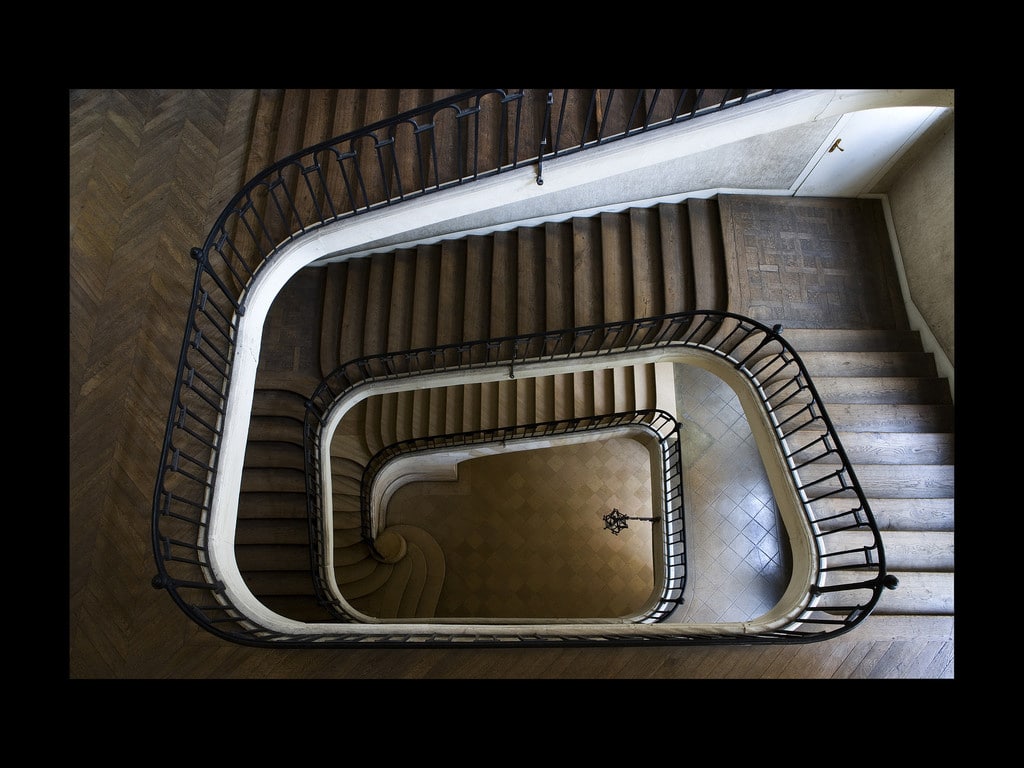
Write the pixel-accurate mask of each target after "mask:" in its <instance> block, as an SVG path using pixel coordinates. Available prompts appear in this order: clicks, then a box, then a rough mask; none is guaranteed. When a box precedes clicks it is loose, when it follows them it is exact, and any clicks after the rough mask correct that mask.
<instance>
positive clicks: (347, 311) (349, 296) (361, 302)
mask: <svg viewBox="0 0 1024 768" xmlns="http://www.w3.org/2000/svg"><path fill="white" fill-rule="evenodd" d="M345 266H346V267H347V274H346V275H345V303H344V306H343V308H342V316H341V333H340V334H339V335H338V339H339V347H338V360H339V361H340V362H341V363H347V362H348V361H350V360H355V359H357V358H360V357H362V356H363V355H364V350H363V333H364V330H365V325H366V308H365V302H366V297H367V295H368V294H369V290H370V287H369V281H370V260H369V259H350V260H348V261H346V262H345Z"/></svg>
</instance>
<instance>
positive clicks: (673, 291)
mask: <svg viewBox="0 0 1024 768" xmlns="http://www.w3.org/2000/svg"><path fill="white" fill-rule="evenodd" d="M657 211H658V230H659V233H660V242H661V263H662V269H663V270H664V283H665V313H666V314H673V313H675V312H689V311H691V310H694V309H697V305H696V296H695V294H694V275H693V257H692V244H691V242H692V240H691V235H690V217H689V212H688V211H687V210H686V206H685V204H676V205H672V204H661V205H659V206H658V208H657Z"/></svg>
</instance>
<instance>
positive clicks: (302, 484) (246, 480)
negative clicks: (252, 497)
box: [241, 467, 306, 493]
mask: <svg viewBox="0 0 1024 768" xmlns="http://www.w3.org/2000/svg"><path fill="white" fill-rule="evenodd" d="M241 490H242V492H243V493H251V492H267V491H276V492H279V493H305V491H306V471H305V468H303V469H288V468H273V467H259V468H250V469H246V470H245V472H243V473H242V487H241Z"/></svg>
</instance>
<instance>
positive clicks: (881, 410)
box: [775, 403, 953, 439]
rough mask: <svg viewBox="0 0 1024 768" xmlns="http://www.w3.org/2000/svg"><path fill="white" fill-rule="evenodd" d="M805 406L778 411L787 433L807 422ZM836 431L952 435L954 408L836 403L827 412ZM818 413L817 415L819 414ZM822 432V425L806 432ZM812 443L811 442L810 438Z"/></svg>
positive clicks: (813, 426) (789, 407) (787, 407)
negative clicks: (803, 411)
mask: <svg viewBox="0 0 1024 768" xmlns="http://www.w3.org/2000/svg"><path fill="white" fill-rule="evenodd" d="M802 410H803V406H793V405H788V404H787V405H785V406H782V407H780V408H777V409H776V411H775V414H776V417H777V418H778V420H779V422H780V424H784V427H785V428H786V429H790V428H796V426H797V425H799V424H802V423H803V421H804V418H805V416H804V414H803V413H802ZM825 410H826V412H827V414H828V417H829V418H830V419H831V421H832V424H833V426H834V427H835V429H836V431H837V432H839V433H840V434H842V433H845V432H952V431H953V408H952V406H949V405H929V404H924V405H921V404H916V403H892V404H889V403H832V404H829V405H828V406H827V407H826V408H825ZM816 412H817V411H816ZM821 430H822V427H821V424H820V422H818V423H816V424H814V425H812V426H811V427H809V428H808V429H807V430H806V431H807V433H808V435H810V434H812V433H817V432H820V431H821ZM807 439H810V438H807Z"/></svg>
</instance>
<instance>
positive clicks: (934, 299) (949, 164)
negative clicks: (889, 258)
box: [887, 115, 955, 364]
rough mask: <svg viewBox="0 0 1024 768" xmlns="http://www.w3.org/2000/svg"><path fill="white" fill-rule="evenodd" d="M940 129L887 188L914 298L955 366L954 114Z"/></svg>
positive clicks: (938, 128) (908, 282)
mask: <svg viewBox="0 0 1024 768" xmlns="http://www.w3.org/2000/svg"><path fill="white" fill-rule="evenodd" d="M936 133H937V134H938V135H937V136H936V138H935V139H934V141H928V142H926V147H927V148H926V149H924V150H922V151H921V152H920V153H917V154H915V156H914V157H913V158H911V159H910V163H909V164H908V165H906V166H905V167H904V168H902V169H901V170H902V173H900V175H899V176H898V177H897V178H896V179H895V181H893V183H892V186H891V187H890V188H889V189H888V190H887V192H888V195H889V204H890V207H891V210H892V219H893V226H894V227H895V230H896V237H897V240H898V242H899V249H900V253H901V255H902V257H903V266H904V270H905V272H906V276H907V284H908V286H909V288H910V298H911V300H912V301H913V303H914V305H915V306H916V307H917V309H918V311H919V312H920V313H921V316H922V318H923V319H924V320H925V322H926V323H927V324H928V326H929V328H930V329H931V332H932V334H933V335H934V337H935V340H936V342H937V343H938V344H939V345H940V346H941V348H942V350H943V351H944V352H945V354H946V356H947V357H948V358H949V362H950V364H955V362H954V357H953V353H954V349H953V344H954V333H953V326H954V285H953V275H954V260H953V259H954V253H953V234H954V231H953V226H954V221H953V219H954V213H953V212H954V200H953V145H954V139H953V120H952V115H949V116H948V117H947V118H946V119H944V120H943V121H941V123H940V125H939V126H937V131H936Z"/></svg>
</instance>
